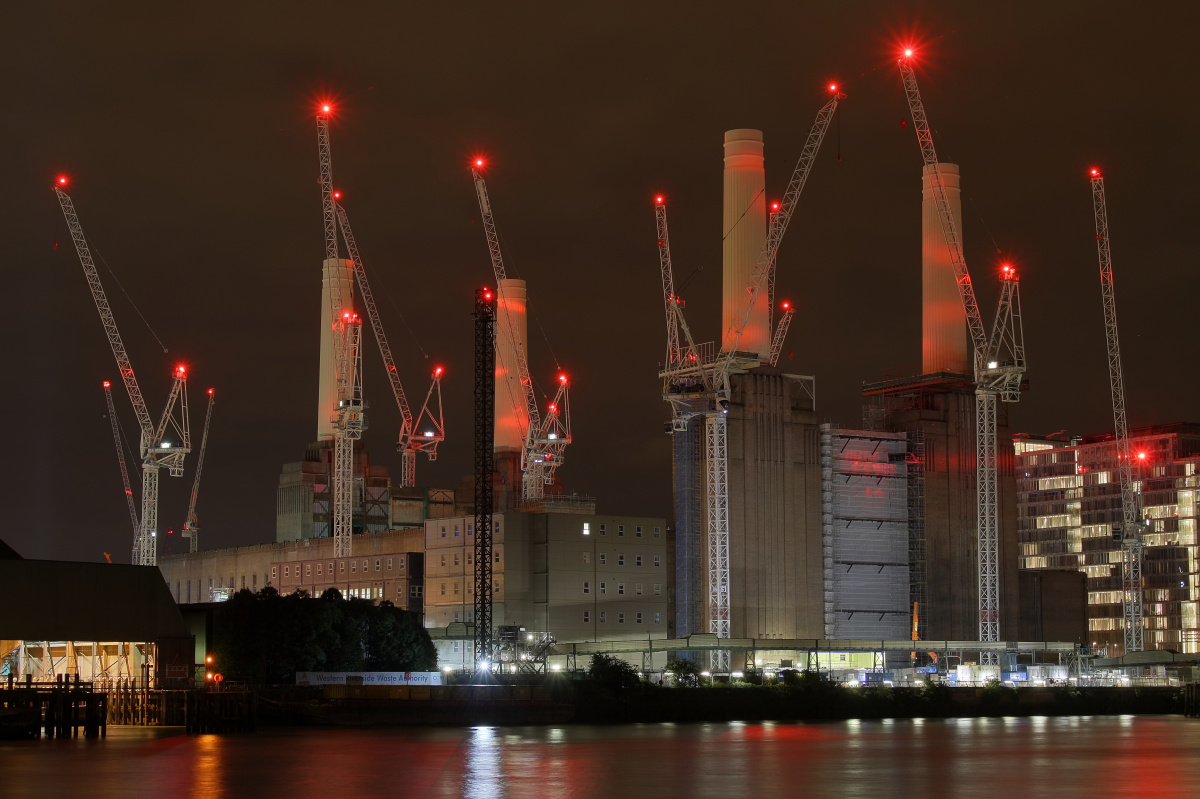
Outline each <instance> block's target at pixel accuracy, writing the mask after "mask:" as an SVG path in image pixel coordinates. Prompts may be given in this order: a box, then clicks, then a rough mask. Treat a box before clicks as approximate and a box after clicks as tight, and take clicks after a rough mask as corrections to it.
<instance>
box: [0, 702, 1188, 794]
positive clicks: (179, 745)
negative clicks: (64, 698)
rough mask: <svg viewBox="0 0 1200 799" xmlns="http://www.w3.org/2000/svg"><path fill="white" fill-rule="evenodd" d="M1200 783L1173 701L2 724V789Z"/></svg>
mask: <svg viewBox="0 0 1200 799" xmlns="http://www.w3.org/2000/svg"><path fill="white" fill-rule="evenodd" d="M68 795H73V796H84V797H88V799H99V798H100V797H128V796H150V795H154V796H158V797H164V798H169V797H184V796H193V797H200V798H202V799H217V798H218V797H243V796H245V797H252V798H253V799H261V798H264V797H309V796H317V797H373V796H388V797H431V798H436V797H470V798H471V799H491V797H511V799H540V797H547V798H550V797H554V799H559V798H560V797H562V798H563V799H569V798H571V797H616V798H617V799H635V798H636V799H666V798H668V797H694V798H695V799H703V798H705V797H722V798H723V799H724V798H728V799H741V798H743V797H746V798H750V799H759V797H776V796H780V797H800V796H803V797H822V796H836V797H872V799H879V797H890V796H902V797H911V798H912V799H935V798H937V799H940V797H947V796H954V797H957V796H963V797H971V798H972V799H975V797H991V796H1003V797H1008V798H1009V799H1025V797H1048V798H1049V799H1068V798H1069V797H1092V798H1094V797H1104V796H1122V797H1141V796H1146V797H1155V798H1156V799H1158V798H1159V797H1167V798H1169V797H1189V799H1197V797H1200V720H1197V719H1185V718H1182V717H1178V716H1137V717H1135V716H1122V717H1068V718H1001V719H949V720H936V721H935V720H924V721H922V720H920V719H917V720H905V721H870V722H866V721H864V722H859V721H848V722H833V723H813V724H784V723H763V724H738V723H733V724H688V725H676V724H645V725H627V726H614V727H585V726H579V727H575V726H563V727H463V728H405V729H372V730H363V729H353V730H342V729H339V730H313V729H287V730H260V731H259V732H257V733H254V734H247V735H226V736H216V735H201V736H187V735H182V734H178V733H177V732H176V731H175V730H163V729H153V728H151V729H146V728H129V727H123V728H110V729H109V734H108V738H106V739H103V740H92V741H89V740H85V739H83V738H79V739H75V740H48V739H42V740H37V741H2V742H0V796H3V797H5V798H6V799H7V797H60V796H68Z"/></svg>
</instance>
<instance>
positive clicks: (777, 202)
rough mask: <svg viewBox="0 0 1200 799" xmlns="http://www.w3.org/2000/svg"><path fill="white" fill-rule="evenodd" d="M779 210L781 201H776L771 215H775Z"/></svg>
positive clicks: (772, 206) (772, 204) (772, 205)
mask: <svg viewBox="0 0 1200 799" xmlns="http://www.w3.org/2000/svg"><path fill="white" fill-rule="evenodd" d="M778 210H779V201H778V200H776V201H775V202H773V203H771V213H775V212H776V211H778Z"/></svg>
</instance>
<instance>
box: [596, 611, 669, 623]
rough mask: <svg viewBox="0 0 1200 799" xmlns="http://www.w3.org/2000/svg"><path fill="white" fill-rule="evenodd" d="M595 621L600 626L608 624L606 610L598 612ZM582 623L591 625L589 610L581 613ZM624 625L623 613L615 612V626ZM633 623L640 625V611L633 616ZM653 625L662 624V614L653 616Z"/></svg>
mask: <svg viewBox="0 0 1200 799" xmlns="http://www.w3.org/2000/svg"><path fill="white" fill-rule="evenodd" d="M596 620H597V621H598V622H599V623H600V624H607V623H608V611H606V610H601V611H599V612H598V613H597V616H596ZM583 623H584V624H591V623H592V612H591V611H590V610H585V611H584V612H583ZM624 623H625V611H623V610H618V611H617V624H624ZM633 623H634V624H641V623H642V612H641V611H638V612H637V613H634V614H633ZM654 623H655V624H662V614H661V613H655V614H654Z"/></svg>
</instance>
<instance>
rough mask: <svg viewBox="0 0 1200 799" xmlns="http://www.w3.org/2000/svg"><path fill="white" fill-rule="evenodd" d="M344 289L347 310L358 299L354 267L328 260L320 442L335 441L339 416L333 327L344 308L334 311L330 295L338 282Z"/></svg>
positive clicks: (340, 260)
mask: <svg viewBox="0 0 1200 799" xmlns="http://www.w3.org/2000/svg"><path fill="white" fill-rule="evenodd" d="M335 280H336V281H338V282H339V284H340V285H341V295H342V303H343V305H345V306H346V307H347V308H349V307H351V306H352V305H353V299H354V264H353V262H351V261H348V260H346V259H345V258H338V259H336V260H330V259H326V260H325V261H324V262H322V264H321V376H320V379H319V381H318V383H317V385H318V390H317V440H318V441H329V440H332V439H333V431H334V422H333V417H334V415H335V414H336V413H337V403H338V394H337V373H336V364H337V361H336V358H335V357H334V352H333V348H334V342H335V337H334V334H333V327H334V325H335V324H337V323H338V320H339V317H340V316H341V314H342V310H343V309H341V308H337V309H334V308H331V307H330V304H329V303H330V300H329V295H330V292H331V289H332V287H333V285H334V281H335Z"/></svg>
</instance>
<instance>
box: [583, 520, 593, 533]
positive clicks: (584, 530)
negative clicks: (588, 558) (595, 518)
mask: <svg viewBox="0 0 1200 799" xmlns="http://www.w3.org/2000/svg"><path fill="white" fill-rule="evenodd" d="M583 534H584V535H591V534H592V530H591V528H590V527H589V526H588V523H587V522H584V523H583Z"/></svg>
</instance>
